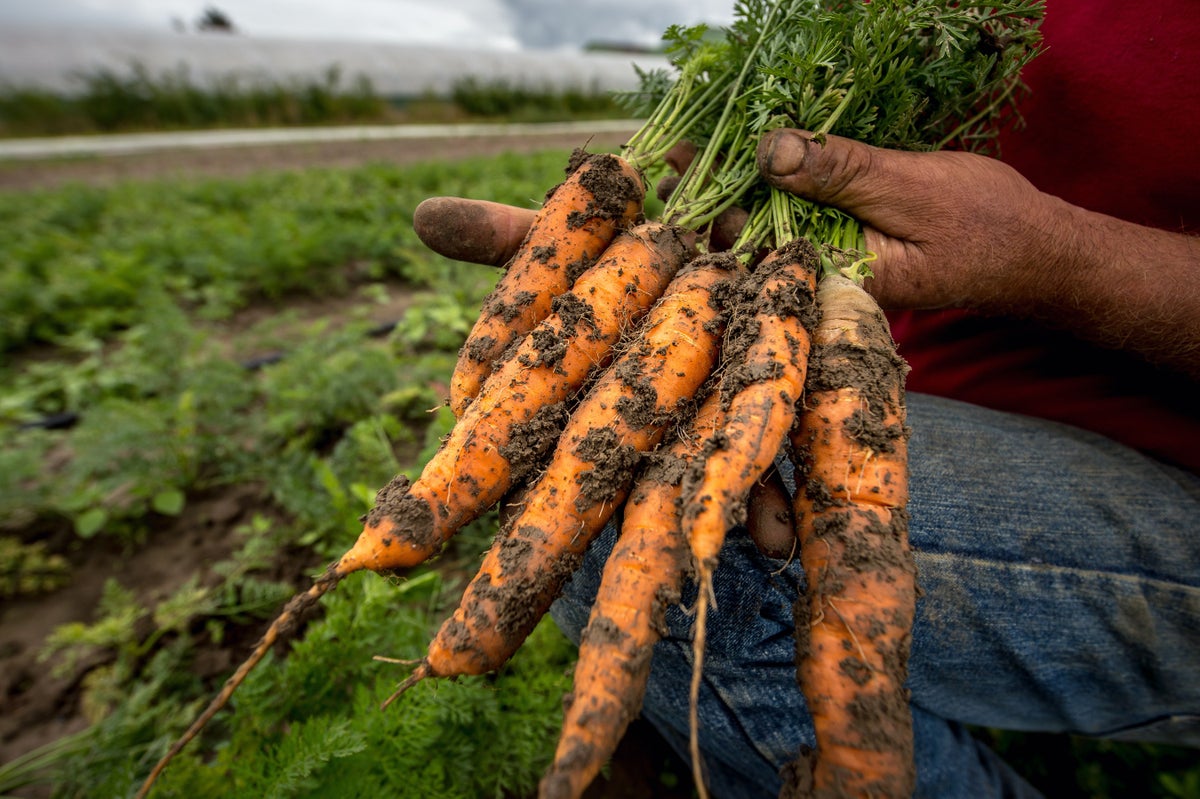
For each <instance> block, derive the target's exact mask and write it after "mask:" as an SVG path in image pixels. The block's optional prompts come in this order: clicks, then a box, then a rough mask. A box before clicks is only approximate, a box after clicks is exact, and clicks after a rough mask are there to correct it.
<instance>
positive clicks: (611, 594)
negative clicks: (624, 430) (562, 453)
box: [539, 392, 721, 799]
mask: <svg viewBox="0 0 1200 799" xmlns="http://www.w3.org/2000/svg"><path fill="white" fill-rule="evenodd" d="M720 418H721V408H720V397H719V395H718V394H717V393H716V392H711V393H709V395H708V398H707V399H706V400H705V401H704V403H703V404H702V405H701V406H700V409H699V410H698V411H697V412H696V415H695V417H693V419H692V420H691V422H690V423H688V424H687V425H685V429H684V430H683V432H682V434H680V435H679V436H677V437H676V438H675V439H674V441H673V443H672V444H671V445H670V446H669V447H667V448H665V449H663V450H659V451H658V452H656V453H655V454H654V455H653V457H652V458H651V459H650V461H649V462H648V463H647V464H646V466H645V468H644V469H643V471H642V473H641V474H640V475H639V477H638V479H637V482H636V483H635V485H634V487H633V490H632V491H631V493H630V496H629V500H628V501H627V502H626V503H625V507H624V509H623V511H622V514H623V516H622V520H621V535H620V537H619V538H618V539H617V543H616V545H615V546H614V547H613V550H612V553H611V554H610V555H609V556H608V560H607V562H606V563H605V565H604V571H603V574H602V576H601V579H600V590H599V592H598V593H597V595H596V601H595V604H594V605H593V606H592V612H591V616H590V618H589V619H588V623H587V627H585V628H584V630H583V634H582V637H581V640H580V643H579V659H578V661H577V662H576V664H575V679H574V688H573V690H572V693H571V694H570V695H569V696H568V697H567V699H566V700H565V701H564V705H565V707H566V710H565V713H564V718H563V728H562V733H561V735H560V737H559V742H558V747H557V749H556V750H555V753H554V762H553V764H552V765H551V766H550V769H549V771H548V772H547V773H546V776H545V777H543V778H542V782H541V786H540V789H539V797H540V799H567V798H568V797H579V796H581V795H582V794H583V792H584V790H586V789H587V787H588V785H589V784H590V783H591V782H592V780H593V779H595V777H596V775H597V774H599V773H600V769H601V768H602V767H603V766H604V764H605V762H606V761H607V760H608V759H609V758H610V757H611V756H612V754H613V752H614V751H615V750H616V748H617V744H618V743H619V742H620V740H621V736H623V735H624V734H625V730H626V728H627V727H628V726H629V723H630V721H632V720H633V719H634V717H636V716H637V714H638V713H639V712H640V711H641V707H642V698H643V697H644V696H645V692H646V682H647V680H648V679H649V677H650V658H651V653H652V651H653V649H654V644H655V643H656V642H657V641H658V640H659V638H660V637H661V636H662V631H663V629H664V625H665V621H664V614H665V612H666V608H667V606H668V605H670V604H671V603H673V602H676V601H678V599H679V588H680V584H681V582H682V578H683V575H684V573H686V572H687V571H688V570H689V567H690V562H691V561H690V556H689V552H688V546H687V540H686V539H685V538H684V537H683V531H682V529H681V528H680V526H679V493H680V484H681V482H682V479H683V474H684V472H685V471H686V469H687V467H688V464H689V463H690V462H691V461H692V460H693V459H694V458H696V457H697V456H699V455H700V452H701V444H702V442H704V441H707V440H708V439H709V438H711V436H712V434H713V431H714V430H715V429H716V428H717V426H718V424H719V421H720Z"/></svg>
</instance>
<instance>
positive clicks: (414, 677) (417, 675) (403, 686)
mask: <svg viewBox="0 0 1200 799" xmlns="http://www.w3.org/2000/svg"><path fill="white" fill-rule="evenodd" d="M418 662H419V663H420V664H421V665H419V666H417V668H416V670H415V671H413V673H412V674H410V675H408V677H407V678H406V679H405V680H404V682H402V683H400V684H399V685H398V686H396V690H395V691H393V692H392V695H391V696H389V697H388V698H387V699H385V700H383V704H382V705H380V706H379V709H380V710H387V709H388V705H390V704H392V703H393V702H395V701H396V700H397V699H399V698H400V697H401V696H402V695H403V694H404V692H405V691H407V690H408V689H409V688H412V687H413V686H414V685H416V684H417V683H419V682H420V681H421V680H423V679H425V678H426V677H428V676H429V674H430V671H429V662H428V661H426V660H424V659H422V660H420V661H418Z"/></svg>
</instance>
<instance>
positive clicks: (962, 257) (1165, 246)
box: [758, 130, 1200, 379]
mask: <svg viewBox="0 0 1200 799" xmlns="http://www.w3.org/2000/svg"><path fill="white" fill-rule="evenodd" d="M1148 157H1149V156H1148ZM758 164H759V169H760V171H761V172H762V173H763V175H764V177H765V178H766V179H767V180H768V181H769V182H771V183H772V184H773V185H775V186H777V187H779V188H781V189H783V190H785V191H790V192H793V193H795V194H798V195H801V196H804V197H808V198H809V199H812V200H816V201H817V202H821V203H824V204H827V205H832V206H834V207H837V208H840V209H841V210H843V211H845V212H847V213H849V214H851V215H852V216H854V217H856V218H857V219H859V220H860V221H861V222H862V223H863V224H864V226H865V232H866V238H867V242H866V244H867V249H868V250H870V251H872V252H875V253H876V254H877V255H878V259H877V260H876V261H875V262H874V263H872V265H871V267H872V270H873V271H874V272H875V275H876V277H875V278H874V279H873V280H870V281H868V282H867V284H866V287H867V289H868V290H869V291H870V292H871V293H872V294H873V295H874V296H875V298H876V300H877V301H878V302H879V304H880V305H882V306H883V307H884V308H892V309H896V308H941V307H951V306H956V307H965V308H972V309H975V310H977V311H981V312H983V313H987V314H992V315H1006V316H1014V317H1024V318H1033V319H1038V320H1041V321H1043V322H1045V323H1046V324H1048V325H1051V326H1055V327H1058V328H1061V329H1064V330H1068V331H1070V332H1071V333H1073V334H1074V335H1076V336H1078V337H1079V338H1082V339H1086V340H1089V341H1092V342H1094V343H1097V344H1100V345H1101V346H1105V347H1110V348H1116V349H1123V350H1128V351H1130V352H1136V353H1139V354H1140V355H1142V356H1143V357H1145V358H1147V359H1148V360H1151V361H1154V362H1157V363H1159V364H1161V365H1164V366H1168V367H1170V368H1174V369H1177V370H1179V371H1181V372H1183V373H1184V374H1187V375H1190V376H1191V377H1192V378H1193V379H1200V283H1197V277H1200V238H1197V237H1195V236H1189V235H1185V234H1182V233H1172V232H1168V231H1165V230H1158V229H1156V228H1148V227H1143V226H1140V225H1136V224H1133V223H1131V222H1126V221H1123V220H1120V219H1116V218H1114V217H1110V216H1106V215H1104V214H1100V213H1096V212H1093V211H1089V210H1087V209H1084V208H1080V207H1078V206H1074V205H1071V204H1070V203H1067V202H1066V201H1064V200H1062V199H1059V198H1057V197H1054V196H1051V195H1048V194H1045V193H1043V192H1041V191H1039V190H1038V189H1036V188H1035V187H1034V186H1033V184H1032V183H1030V182H1029V181H1028V180H1026V179H1025V178H1024V177H1022V176H1021V175H1019V174H1018V173H1017V172H1016V171H1015V170H1013V169H1012V168H1010V167H1008V166H1007V165H1005V164H1003V163H1001V162H999V161H996V160H994V159H991V158H985V157H983V156H979V155H972V154H970V153H962V152H949V151H939V152H927V153H914V152H901V151H896V150H882V149H879V148H876V147H871V146H869V145H866V144H862V143H860V142H855V141H852V140H850V139H844V138H840V137H837V136H829V137H828V138H827V139H826V141H825V142H824V143H823V144H822V143H819V142H817V141H815V140H814V139H813V137H812V136H811V134H808V133H805V132H803V131H796V130H778V131H773V132H771V133H769V134H766V135H764V136H763V138H762V139H761V140H760V142H759V148H758ZM1112 190H1113V191H1120V190H1121V187H1120V186H1113V187H1112Z"/></svg>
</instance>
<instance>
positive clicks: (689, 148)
mask: <svg viewBox="0 0 1200 799" xmlns="http://www.w3.org/2000/svg"><path fill="white" fill-rule="evenodd" d="M696 152H697V150H696V145H694V144H692V143H691V142H690V141H681V142H680V143H679V144H676V145H675V146H674V147H672V148H671V149H670V150H667V154H666V155H664V156H663V160H664V161H666V162H667V166H669V167H671V169H673V170H675V174H677V175H682V174H683V173H684V172H687V168H688V167H689V166H691V165H692V161H693V160H695V158H696Z"/></svg>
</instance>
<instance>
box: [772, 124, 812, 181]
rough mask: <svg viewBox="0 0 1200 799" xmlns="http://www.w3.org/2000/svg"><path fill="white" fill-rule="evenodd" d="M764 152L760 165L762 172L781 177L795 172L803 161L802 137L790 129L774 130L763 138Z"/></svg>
mask: <svg viewBox="0 0 1200 799" xmlns="http://www.w3.org/2000/svg"><path fill="white" fill-rule="evenodd" d="M764 145H765V148H766V152H765V154H764V157H763V162H762V167H763V172H764V174H766V175H768V176H771V175H774V176H777V177H782V176H784V175H792V174H795V173H796V171H798V170H799V169H800V166H801V164H803V163H804V155H805V152H806V147H805V141H804V138H803V137H802V136H801V135H800V134H798V133H796V132H795V131H791V130H776V131H772V132H771V133H769V134H767V138H766V139H765V140H764Z"/></svg>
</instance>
